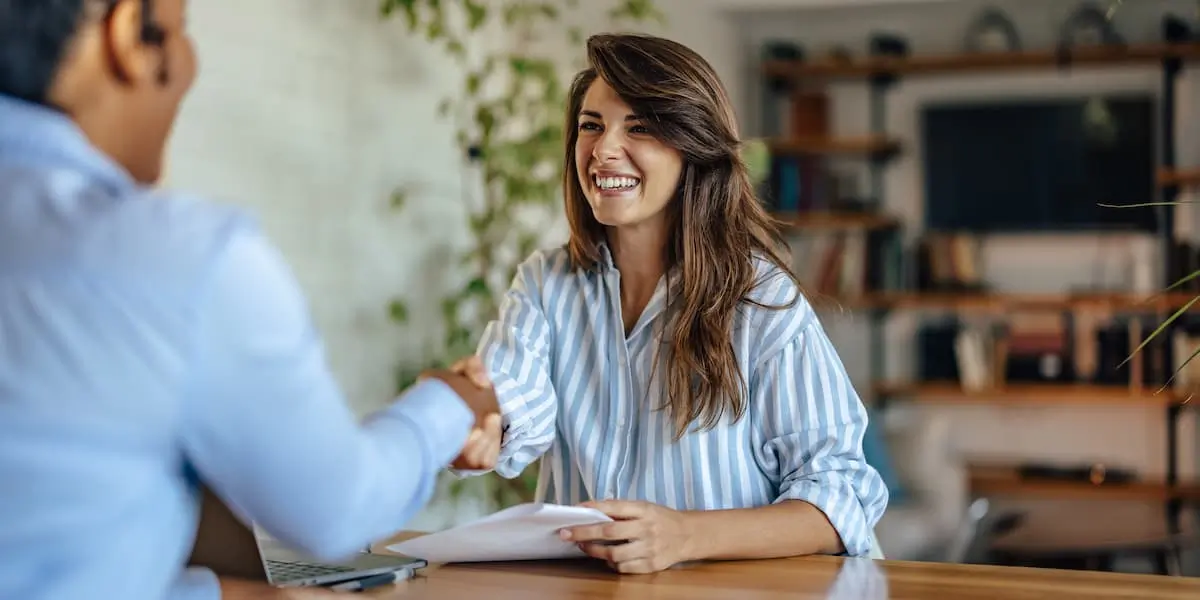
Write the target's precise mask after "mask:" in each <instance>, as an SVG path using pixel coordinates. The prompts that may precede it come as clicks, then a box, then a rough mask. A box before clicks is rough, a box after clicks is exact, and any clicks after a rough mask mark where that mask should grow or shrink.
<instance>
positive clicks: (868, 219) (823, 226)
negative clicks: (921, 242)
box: [771, 212, 900, 231]
mask: <svg viewBox="0 0 1200 600" xmlns="http://www.w3.org/2000/svg"><path fill="white" fill-rule="evenodd" d="M771 216H772V217H774V218H775V219H776V220H778V221H780V222H781V225H782V226H783V227H784V229H785V230H788V231H824V230H851V231H853V230H860V231H878V230H882V229H892V228H894V227H898V226H899V225H900V222H899V221H898V220H897V219H895V218H893V217H890V216H887V215H881V214H878V213H873V212H872V213H867V212H861V213H860V212H794V213H783V212H779V213H773V214H772V215H771Z"/></svg>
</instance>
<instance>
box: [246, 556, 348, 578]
mask: <svg viewBox="0 0 1200 600" xmlns="http://www.w3.org/2000/svg"><path fill="white" fill-rule="evenodd" d="M266 563H267V571H269V572H270V573H271V579H274V580H276V581H289V580H292V579H301V578H305V577H317V576H319V575H328V574H330V573H346V572H348V571H352V570H353V569H352V568H350V567H343V566H338V565H317V564H313V563H306V562H293V561H287V560H269V559H268V560H267V561H266Z"/></svg>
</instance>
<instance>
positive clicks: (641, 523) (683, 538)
mask: <svg viewBox="0 0 1200 600" xmlns="http://www.w3.org/2000/svg"><path fill="white" fill-rule="evenodd" d="M580 506H586V507H589V508H594V509H596V510H599V511H600V512H602V513H604V514H606V515H608V516H610V517H612V518H613V519H614V520H613V521H612V522H611V523H597V524H594V525H578V526H575V527H568V528H565V529H563V530H562V532H561V536H562V539H564V540H567V541H570V542H575V543H577V544H579V547H580V548H581V549H582V550H583V551H584V552H585V553H586V554H587V555H588V556H591V557H594V558H599V559H601V560H605V561H608V564H609V566H610V567H612V568H613V569H615V570H616V571H618V572H621V573H654V572H657V571H662V570H664V569H669V568H671V567H672V566H674V565H676V564H678V563H680V562H684V561H686V560H688V554H689V552H690V550H689V549H690V547H691V545H692V531H691V523H690V522H689V520H688V518H687V515H685V514H684V513H682V512H680V511H677V510H672V509H670V508H667V507H665V506H659V505H657V504H651V503H649V502H629V501H622V500H608V501H603V502H585V503H583V504H581V505H580Z"/></svg>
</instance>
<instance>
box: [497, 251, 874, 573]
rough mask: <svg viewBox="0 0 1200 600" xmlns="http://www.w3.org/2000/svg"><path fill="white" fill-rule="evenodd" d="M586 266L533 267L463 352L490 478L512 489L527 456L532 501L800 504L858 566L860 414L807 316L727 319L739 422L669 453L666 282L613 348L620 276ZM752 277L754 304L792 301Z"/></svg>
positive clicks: (562, 262) (862, 515)
mask: <svg viewBox="0 0 1200 600" xmlns="http://www.w3.org/2000/svg"><path fill="white" fill-rule="evenodd" d="M601 251H602V260H601V262H600V264H599V265H597V266H596V268H594V269H575V268H573V267H572V266H571V264H570V261H569V260H568V255H567V252H566V250H565V249H558V250H553V251H549V252H541V253H536V254H534V256H532V257H531V258H530V259H528V260H527V261H525V262H524V263H523V264H522V265H521V266H520V268H519V269H518V272H517V276H516V278H515V280H514V283H513V285H512V287H511V288H510V290H509V291H508V293H507V295H506V296H505V298H504V301H503V303H502V306H501V309H500V315H499V318H498V319H497V320H495V321H494V322H492V323H491V324H490V325H489V326H488V328H487V330H486V332H485V333H484V336H483V339H482V341H481V343H480V345H479V349H478V353H479V355H480V356H481V357H482V359H483V361H484V364H485V365H486V366H487V368H488V371H489V373H490V376H491V378H492V381H493V383H494V384H495V386H496V394H497V396H498V397H499V399H500V407H501V411H502V413H503V416H504V425H505V427H506V431H505V434H504V439H503V442H502V446H501V454H500V458H499V462H498V464H497V466H496V471H497V473H499V474H500V475H502V476H505V477H515V476H517V475H518V474H520V473H521V472H522V471H523V470H524V469H525V468H526V467H527V466H529V465H530V464H531V463H532V462H533V461H535V460H537V459H538V458H539V457H542V458H543V460H542V461H541V462H540V463H539V468H540V472H539V478H538V488H537V495H538V497H539V498H541V499H542V500H544V501H546V502H555V503H560V504H575V503H578V502H583V501H587V500H592V499H609V498H617V499H626V500H645V501H648V502H653V503H656V504H661V505H664V506H667V507H670V508H674V509H680V510H713V509H731V508H753V507H759V506H765V505H768V504H771V503H774V502H780V501H784V500H803V501H807V502H809V503H811V504H813V505H815V506H816V507H817V508H818V509H820V510H821V511H823V512H824V513H825V515H826V516H827V517H828V518H829V520H830V522H831V523H832V524H833V526H834V528H835V529H836V530H837V532H838V533H839V534H840V535H841V538H842V541H843V543H844V545H845V547H846V552H847V554H850V555H854V556H868V555H869V554H870V551H871V549H872V546H873V543H874V534H873V529H874V526H875V524H876V522H878V521H879V518H880V517H881V516H882V515H883V512H884V508H885V507H886V506H887V501H888V491H887V487H886V486H885V485H884V483H883V480H882V479H881V478H880V476H879V473H877V472H876V471H875V469H873V468H872V467H871V466H870V465H868V464H867V462H866V460H865V459H864V456H863V449H862V440H863V434H864V433H865V432H866V428H867V412H866V410H865V408H864V407H863V404H862V402H861V400H860V399H859V397H858V395H857V394H856V393H855V391H854V387H853V386H852V385H851V383H850V379H849V377H848V376H847V374H846V371H845V369H844V368H843V366H842V362H841V360H840V359H839V358H838V355H837V352H836V351H835V350H834V348H833V345H832V343H831V342H830V341H829V338H828V337H827V336H826V334H825V332H824V330H823V329H822V327H821V323H820V322H819V321H818V319H817V316H816V314H815V313H814V311H813V309H812V307H811V306H810V305H809V304H808V302H807V301H805V300H804V299H803V297H801V298H800V300H799V301H798V302H797V303H796V304H794V305H793V306H792V307H791V308H787V309H783V310H772V309H766V308H760V307H757V306H754V305H751V304H749V303H747V304H744V305H743V306H742V307H741V308H740V309H739V311H738V313H737V314H736V315H735V317H734V320H733V329H732V339H731V342H732V345H733V350H734V353H735V355H736V357H737V363H738V367H739V368H740V369H741V372H742V373H743V374H744V376H745V377H746V382H747V383H748V385H749V391H748V396H747V398H748V410H747V413H746V415H745V417H744V418H742V419H741V420H739V421H737V422H734V420H733V418H732V415H731V414H730V411H726V413H725V415H724V417H723V418H722V419H721V420H720V421H719V422H718V424H717V426H716V427H715V428H714V429H711V430H708V431H700V430H699V429H698V427H697V426H696V425H695V424H693V426H692V427H691V430H690V431H689V432H688V433H687V434H686V435H685V436H684V437H683V438H682V439H681V440H680V441H678V442H676V441H674V439H673V435H674V427H675V424H674V420H673V419H672V418H671V416H670V415H669V414H667V413H666V412H663V411H659V410H656V409H657V408H658V407H659V406H661V404H662V402H663V399H664V398H665V396H666V393H665V386H666V384H665V382H664V380H665V378H664V377H663V376H662V374H663V373H664V372H665V368H666V367H665V357H664V356H663V355H664V354H665V352H666V350H665V348H664V349H663V352H662V353H657V352H656V349H657V348H658V347H659V345H660V344H659V341H660V340H661V339H662V331H661V328H662V323H663V322H664V320H665V319H666V314H665V309H666V300H667V297H668V290H667V278H665V277H664V278H663V279H662V280H661V281H660V282H659V285H658V288H657V290H656V291H655V293H654V296H653V297H652V298H651V300H650V302H649V304H648V305H647V307H646V309H645V310H644V311H643V313H642V315H641V317H640V319H639V320H638V322H637V324H636V325H634V327H633V329H632V330H631V331H630V333H629V335H628V336H626V335H625V328H624V324H623V323H624V321H623V319H622V316H621V297H620V287H619V286H620V280H621V274H620V272H619V271H618V270H617V268H616V266H615V265H614V263H613V261H612V257H611V255H610V254H609V252H608V249H607V248H606V247H603V246H602V247H601ZM757 265H758V282H759V283H758V285H757V286H756V288H755V289H754V291H753V292H752V297H753V299H754V300H756V301H757V302H759V303H761V304H766V305H780V304H786V303H787V301H788V300H790V299H792V298H793V297H795V296H796V295H797V293H798V289H797V287H796V286H795V284H794V283H792V281H791V280H790V279H788V278H787V277H786V276H785V275H784V273H783V272H782V271H781V270H779V269H778V268H777V267H774V266H773V265H770V263H768V262H766V261H761V260H760V261H758V262H757ZM672 279H673V281H674V282H675V285H677V283H678V277H675V278H672ZM670 295H672V296H673V295H674V294H670ZM656 354H657V355H658V359H659V363H658V368H657V371H655V366H654V362H655V356H656ZM652 372H653V373H655V375H654V381H653V382H650V381H649V379H650V377H651V374H652ZM543 455H545V456H544V457H543Z"/></svg>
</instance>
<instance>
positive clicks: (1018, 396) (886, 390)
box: [874, 381, 1189, 406]
mask: <svg viewBox="0 0 1200 600" xmlns="http://www.w3.org/2000/svg"><path fill="white" fill-rule="evenodd" d="M874 391H875V395H876V396H887V397H893V398H895V397H903V398H905V399H906V400H908V401H913V402H925V403H942V404H972V405H980V404H989V405H996V406H1000V405H1037V404H1144V405H1148V406H1169V405H1173V404H1175V405H1178V404H1185V403H1188V401H1189V397H1188V396H1183V395H1180V394H1179V393H1177V392H1175V391H1174V390H1171V389H1166V390H1163V391H1162V392H1159V391H1158V389H1157V388H1131V387H1129V386H1119V385H1091V384H1069V383H1063V384H1052V383H1051V384H1037V383H1008V384H1004V385H1003V386H1002V387H998V388H996V389H991V390H982V391H969V390H966V389H963V387H962V385H961V384H959V383H958V382H951V381H947V382H930V383H886V382H885V383H880V384H877V385H875V386H874Z"/></svg>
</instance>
